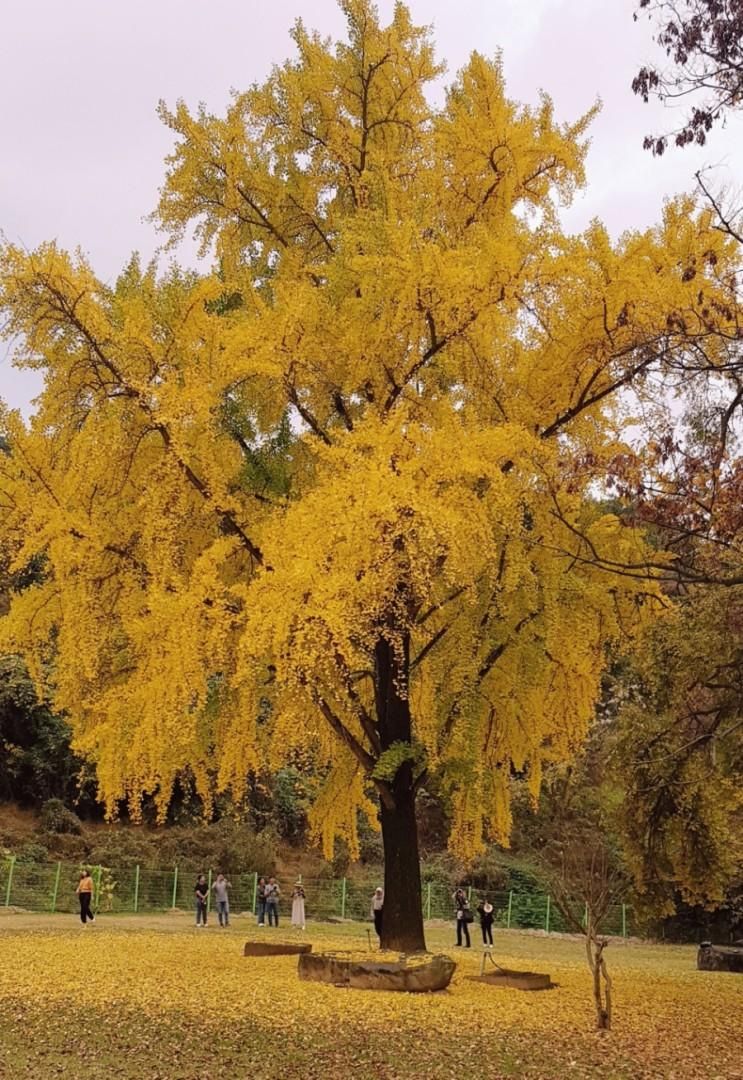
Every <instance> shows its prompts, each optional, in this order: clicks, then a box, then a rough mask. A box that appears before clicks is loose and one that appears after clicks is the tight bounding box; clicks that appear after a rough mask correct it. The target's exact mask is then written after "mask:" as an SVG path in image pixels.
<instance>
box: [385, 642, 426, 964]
mask: <svg viewBox="0 0 743 1080" xmlns="http://www.w3.org/2000/svg"><path fill="white" fill-rule="evenodd" d="M409 646H410V640H409V637H408V636H407V635H404V634H403V635H402V636H401V639H400V641H399V643H398V645H397V648H395V647H394V646H393V645H392V644H391V643H390V641H388V640H387V638H384V637H380V638H379V640H378V641H377V644H376V647H375V650H374V667H375V671H374V690H375V708H376V714H377V715H376V722H377V731H378V733H379V740H380V744H381V748H382V752H384V751H385V750H389V748H390V747H392V746H400V745H402V746H403V747H404V746H405V744H408V745H410V746H411V752H412V723H411V717H410V702H409V700H408V694H407V689H408V674H409V667H410V655H409ZM415 796H416V788H415V774H414V764H413V761H412V758H411V759H409V760H405V761H403V762H402V763H401V764H400V766H399V767H398V769H397V771H396V772H395V774H394V776H393V777H391V778H390V779H389V780H387V781H386V782H385V791H384V792H383V795H382V799H381V809H380V821H381V823H382V842H383V845H384V908H383V911H382V936H381V944H382V947H383V948H385V949H395V950H397V951H399V952H417V951H419V950H421V949H425V947H426V941H425V937H424V934H423V904H422V896H421V869H420V858H419V854H418V823H417V821H416V817H415Z"/></svg>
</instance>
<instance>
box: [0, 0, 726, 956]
mask: <svg viewBox="0 0 743 1080" xmlns="http://www.w3.org/2000/svg"><path fill="white" fill-rule="evenodd" d="M342 7H343V9H344V11H345V12H346V15H347V17H348V27H349V33H348V40H347V41H345V42H343V43H341V44H338V45H335V46H333V45H331V44H330V43H328V42H327V41H325V40H323V39H320V38H319V37H317V36H315V35H313V34H310V33H308V32H307V31H306V30H305V29H304V27H303V26H302V25H301V24H298V25H297V27H296V29H295V31H294V42H295V45H296V48H297V55H296V57H295V58H294V59H293V60H292V61H290V62H288V63H287V64H285V65H284V66H283V67H279V68H276V69H275V70H274V71H273V73H272V74H271V76H270V77H269V79H268V80H267V81H266V83H265V84H264V85H262V86H256V87H253V88H252V89H251V90H249V91H248V92H247V93H244V94H239V95H236V96H235V97H234V99H233V101H232V103H231V105H230V107H229V109H228V111H227V113H226V115H225V116H224V117H223V118H219V117H215V116H212V115H210V114H208V113H206V112H205V111H203V110H201V111H199V112H198V113H197V114H195V115H194V114H193V113H192V112H190V111H189V110H188V108H187V107H186V106H185V105H183V104H179V105H178V106H177V107H176V108H175V110H174V111H169V110H167V109H165V108H163V110H162V112H163V117H164V119H165V121H166V123H167V124H168V125H169V126H170V127H171V128H172V130H173V131H174V133H175V137H176V141H175V148H174V150H173V153H172V155H171V157H170V158H169V160H168V166H167V174H166V179H165V184H164V187H163V190H162V197H161V200H160V205H159V211H158V216H159V220H160V222H161V224H162V226H163V228H164V229H166V230H167V231H168V232H169V233H170V234H171V235H172V236H173V238H174V239H175V240H177V239H178V238H179V237H180V236H181V235H182V234H183V233H184V232H185V231H186V230H187V229H195V230H196V232H197V234H198V236H199V237H200V239H201V241H202V242H203V245H204V250H205V251H210V252H213V253H214V255H215V266H216V268H217V269H215V272H214V273H213V274H212V275H196V274H187V273H183V272H179V271H177V270H171V271H170V272H169V273H168V274H167V275H166V276H164V277H158V276H157V275H156V273H155V271H154V270H153V269H148V270H142V269H141V268H140V267H139V265H138V264H137V262H136V260H135V261H133V262H132V263H131V265H130V266H129V267H127V269H126V270H125V272H124V273H123V274H122V276H121V278H120V279H119V281H118V282H117V283H116V284H115V285H114V286H113V287H111V286H108V285H105V284H103V283H102V282H101V281H100V280H99V279H98V278H97V277H96V276H95V274H94V272H93V270H92V269H91V268H90V267H89V265H88V264H87V263H86V262H85V260H84V259H83V258H82V257H80V256H76V257H74V258H73V257H70V256H68V255H67V254H65V253H63V252H61V251H59V250H58V249H57V248H56V247H55V246H54V245H48V246H45V247H42V248H41V249H39V250H37V251H35V252H33V253H32V254H28V253H26V252H23V251H20V250H18V249H16V248H13V247H6V248H5V249H4V250H3V251H2V264H1V267H0V271H1V273H0V306H1V307H2V311H3V318H4V325H5V327H6V331H7V333H8V334H10V335H13V336H14V339H15V342H16V349H17V360H18V361H19V362H21V363H25V364H27V365H31V366H35V367H38V368H40V369H41V370H43V372H44V376H45V389H44V392H43V394H42V395H41V398H40V399H39V403H38V411H37V413H36V415H35V416H34V418H33V419H32V420H31V422H30V423H29V425H28V426H25V425H24V424H23V423H22V422H21V420H20V419H19V417H18V416H16V415H13V414H9V415H7V416H5V417H4V428H5V435H6V439H7V443H8V446H9V448H10V449H9V453H7V454H4V455H0V502H1V505H2V525H1V530H2V532H1V535H2V540H3V543H4V545H5V547H6V548H7V550H8V551H9V552H10V555H11V557H12V560H13V563H14V565H15V567H17V568H18V567H22V566H24V565H25V564H27V563H28V561H29V560H30V559H32V558H34V559H36V560H38V559H39V557H41V556H43V567H44V576H43V581H42V582H41V583H40V584H36V585H35V586H33V587H31V588H28V589H25V590H24V591H22V592H19V593H18V594H17V595H16V596H14V598H13V604H12V610H11V613H10V615H9V616H8V618H7V619H6V620H5V621H4V624H3V627H2V631H1V638H2V641H1V644H2V648H3V649H5V650H6V651H14V652H18V653H21V654H23V655H24V657H25V658H26V659H27V661H28V663H29V665H30V668H31V671H32V673H33V675H34V678H35V679H36V680H37V682H38V683H39V684H41V685H44V686H46V688H47V689H48V692H49V693H50V694H51V695H52V698H53V702H54V706H55V707H56V708H57V709H60V710H65V711H66V712H67V713H68V714H69V716H70V719H71V722H72V724H73V729H74V733H75V741H76V745H77V747H78V748H79V749H80V750H81V751H83V752H85V753H87V754H89V755H91V756H92V757H93V758H94V759H95V761H96V762H97V769H98V777H99V782H100V790H101V795H102V797H103V798H104V799H105V800H106V803H107V805H108V807H109V810H111V811H113V810H114V809H115V807H116V803H117V801H118V800H120V799H121V798H128V799H129V801H130V803H131V805H132V806H133V807H134V808H135V809H136V806H137V803H138V800H139V798H140V796H141V794H142V793H143V792H152V793H154V794H155V797H156V798H157V800H158V803H159V805H160V807H161V808H162V809H163V811H164V809H165V808H166V806H167V803H168V799H169V796H170V792H171V787H172V784H173V782H174V779H175V777H176V776H177V775H178V774H179V772H181V771H182V770H184V769H185V768H189V769H190V770H191V771H192V772H193V774H194V775H195V777H196V780H197V783H198V784H199V786H200V789H201V791H202V794H203V795H204V797H205V798H206V799H208V798H209V796H210V794H211V793H212V792H213V791H214V790H215V787H216V788H232V789H233V790H234V791H236V792H237V793H238V794H239V792H240V789H241V787H242V785H244V783H245V778H246V775H247V774H248V773H249V772H250V771H251V770H255V769H258V768H260V767H262V766H263V765H265V764H268V765H271V766H279V765H280V764H281V763H282V762H283V761H285V760H287V759H288V758H291V756H292V755H294V754H295V753H296V752H297V750H302V751H303V752H305V753H306V752H307V751H308V750H309V751H310V752H311V753H312V755H313V758H314V760H315V761H316V762H317V763H318V768H317V775H318V776H319V777H321V778H322V782H321V783H320V782H318V783H319V786H318V790H317V792H316V799H315V805H314V824H315V827H316V829H317V831H318V834H322V835H323V836H324V839H325V842H326V844H332V840H333V838H334V836H337V835H342V836H345V837H346V839H347V840H348V841H349V843H350V845H351V847H352V848H353V846H354V845H355V843H356V823H357V818H358V813H359V810H362V811H364V812H365V813H366V814H367V815H370V816H371V818H372V819H375V818H376V816H377V812H378V813H379V818H380V821H381V828H382V834H383V840H384V846H385V858H386V899H385V909H384V910H385V920H384V942H383V943H384V945H386V946H388V947H391V948H411V947H417V946H420V945H421V944H422V943H423V929H422V922H421V905H420V876H419V869H418V849H417V834H416V824H415V799H416V792H417V791H418V790H419V789H420V788H421V787H422V786H423V785H426V784H430V783H433V782H435V783H436V784H437V785H438V786H439V788H441V789H443V790H445V791H446V792H448V795H449V798H450V800H451V805H452V807H453V827H452V844H453V846H455V847H456V848H457V849H458V850H460V851H462V852H463V853H465V854H472V853H474V852H475V851H476V850H477V849H478V848H479V846H480V845H481V844H482V842H483V837H484V836H490V837H494V838H496V839H498V840H500V841H502V842H506V840H507V837H508V832H509V817H510V815H509V784H510V781H511V777H512V775H513V774H514V772H516V773H518V774H520V775H523V776H525V777H526V778H528V782H529V783H530V785H531V786H532V790H533V791H534V792H536V791H537V789H538V787H539V781H540V772H541V769H542V766H543V764H544V763H545V762H549V761H554V760H558V759H566V758H568V757H569V756H570V755H571V753H572V752H573V751H574V749H575V748H576V747H577V746H578V745H579V744H580V742H581V739H582V737H583V735H584V732H585V730H586V726H587V724H588V722H589V719H590V717H591V715H592V711H593V708H594V703H595V701H596V697H597V693H598V689H599V682H600V677H601V672H602V668H603V664H604V657H605V650H606V646H607V643H608V642H609V641H610V640H612V639H615V638H617V637H619V636H620V635H622V634H625V633H628V632H631V630H632V628H633V626H634V625H635V623H636V621H637V618H638V614H639V613H640V607H639V597H638V589H639V588H642V589H643V590H644V591H646V592H647V591H648V585H647V583H645V584H644V585H642V586H638V583H637V581H636V580H635V579H634V578H633V576H631V575H632V568H635V569H636V568H640V569H641V570H642V568H643V567H645V565H646V560H647V557H648V555H647V551H646V548H645V544H644V540H643V537H642V535H641V534H640V533H639V532H637V531H635V530H634V529H633V528H632V527H631V525H629V524H627V523H625V522H623V521H622V520H620V519H619V518H617V517H615V516H613V515H611V514H608V513H605V512H603V511H602V510H601V509H600V503H599V502H598V501H597V500H598V496H599V495H600V493H601V490H602V479H603V477H604V476H605V474H606V470H607V467H608V466H609V464H610V463H611V462H612V461H614V460H615V459H616V458H617V456H618V455H620V454H623V455H624V459H623V460H624V461H625V468H630V467H636V468H641V466H642V462H641V461H637V462H636V464H635V466H632V465H631V464H628V463H630V462H631V461H632V458H631V455H630V453H629V450H628V449H627V447H625V446H624V445H623V444H622V441H621V438H620V429H621V425H622V421H623V413H622V408H623V404H622V402H623V398H622V394H621V391H622V389H623V388H625V387H631V388H633V389H634V392H635V395H636V396H639V397H640V398H641V397H642V395H643V393H644V392H645V390H644V388H645V386H646V383H647V381H648V380H650V379H651V376H653V375H658V374H660V375H662V373H663V371H664V370H665V369H666V367H667V366H668V365H669V364H670V363H672V361H673V358H674V356H675V355H676V354H677V353H678V352H679V351H680V350H682V349H684V348H686V347H687V344H688V342H689V341H690V340H693V338H694V335H695V334H698V335H699V336H700V337H701V336H703V335H704V336H705V337H709V335H708V329H709V321H710V319H712V318H713V317H714V319H716V320H717V322H718V323H719V324H720V325H722V324H723V323H724V320H725V319H726V318H729V319H732V317H733V313H732V312H730V310H729V308H728V307H727V306H726V304H727V275H728V274H729V270H730V266H731V264H732V260H733V255H732V253H731V251H730V249H729V246H728V244H727V241H726V239H725V237H724V236H722V234H721V233H719V232H717V231H716V230H715V229H714V228H713V227H712V222H711V220H710V219H709V218H708V217H707V216H706V215H705V214H704V213H698V212H697V211H696V210H695V208H694V207H693V205H692V204H691V203H690V202H687V201H679V202H677V203H673V204H670V205H669V206H668V207H667V209H666V211H665V215H664V219H663V222H662V224H660V225H659V226H658V227H657V228H655V229H652V230H650V231H648V232H646V233H643V234H630V235H627V236H625V237H624V238H623V239H622V240H621V242H619V243H618V244H612V243H611V242H610V240H609V238H608V236H607V233H606V232H605V230H604V229H603V228H602V227H601V226H600V225H599V224H595V225H593V226H592V227H591V228H590V229H589V230H588V231H587V232H586V233H585V234H584V235H580V236H566V235H565V234H564V233H563V231H562V230H561V227H560V223H559V215H558V211H559V206H560V204H561V203H564V202H566V201H568V200H569V199H570V197H571V195H572V193H573V192H574V190H575V188H576V187H577V186H578V185H581V184H582V183H583V181H584V175H583V162H584V156H585V149H586V142H585V138H586V130H587V125H588V123H589V120H590V117H584V118H582V119H581V120H579V121H578V122H577V123H575V124H573V125H559V124H558V123H556V121H555V119H554V116H553V110H552V105H551V103H550V101H549V100H548V99H546V98H545V99H544V100H543V101H542V103H541V104H540V105H539V107H538V108H536V109H529V108H524V107H521V106H518V105H516V104H514V103H513V102H511V101H510V100H509V99H508V98H507V97H506V95H505V91H504V86H503V77H502V72H501V69H500V66H499V64H498V63H497V62H494V61H490V60H487V59H485V58H484V57H482V56H480V55H478V54H473V56H472V58H471V59H470V61H469V63H468V64H467V66H466V68H465V69H464V70H463V71H462V72H461V73H460V74H459V75H458V77H457V78H456V79H455V80H454V82H453V84H452V85H451V86H450V88H449V90H448V92H447V94H446V98H445V101H444V102H443V104H442V105H440V106H433V105H431V103H430V101H429V100H428V99H427V97H426V96H425V90H426V87H427V84H429V83H430V82H431V80H432V79H434V78H435V77H437V76H438V75H439V74H440V70H441V69H440V67H439V65H438V64H437V62H436V60H435V58H434V55H433V50H432V45H431V42H430V39H429V36H428V33H427V31H425V30H422V29H419V28H417V27H415V26H413V25H412V24H411V21H410V18H409V14H408V12H407V10H406V9H405V7H404V6H403V5H402V4H398V5H397V6H396V8H395V14H394V17H393V19H392V22H391V24H390V25H389V26H382V25H380V22H379V19H378V17H377V14H376V12H375V9H374V8H373V6H372V5H371V4H370V3H369V2H368V0H344V2H343V4H342ZM690 267H693V268H694V270H693V272H692V271H690ZM710 312H712V313H713V314H710ZM712 341H714V339H712ZM713 348H714V344H712V345H708V349H707V351H708V355H709V356H710V358H711V362H713V360H714V354H713V351H712V350H713ZM622 568H630V569H629V572H624V573H615V572H614V571H616V570H620V569H622ZM375 797H376V798H378V800H379V807H378V811H377V807H376V806H375V805H374V802H373V801H372V800H373V798H375Z"/></svg>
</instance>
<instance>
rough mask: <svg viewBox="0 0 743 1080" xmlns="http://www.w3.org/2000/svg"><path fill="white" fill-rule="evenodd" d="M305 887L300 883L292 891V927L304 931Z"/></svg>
mask: <svg viewBox="0 0 743 1080" xmlns="http://www.w3.org/2000/svg"><path fill="white" fill-rule="evenodd" d="M304 899H305V894H304V886H303V885H302V882H301V881H298V882H297V883H296V885H295V886H294V888H293V890H292V926H298V927H299V928H300V930H304Z"/></svg>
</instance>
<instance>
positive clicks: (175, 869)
mask: <svg viewBox="0 0 743 1080" xmlns="http://www.w3.org/2000/svg"><path fill="white" fill-rule="evenodd" d="M177 899H178V867H177V866H174V867H173V902H172V904H171V905H170V906H171V907H172V908H173V910H175V905H176V901H177Z"/></svg>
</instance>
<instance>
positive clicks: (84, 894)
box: [75, 870, 95, 926]
mask: <svg viewBox="0 0 743 1080" xmlns="http://www.w3.org/2000/svg"><path fill="white" fill-rule="evenodd" d="M75 892H76V893H77V895H78V899H79V900H80V922H81V923H82V924H83V926H85V924H86V922H87V921H90V922H95V916H94V915H93V912H92V911H91V904H92V902H93V879H92V877H91V876H90V874H89V872H88V871H87V870H83V871H81V873H80V880H79V881H78V883H77V888H76V889H75Z"/></svg>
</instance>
